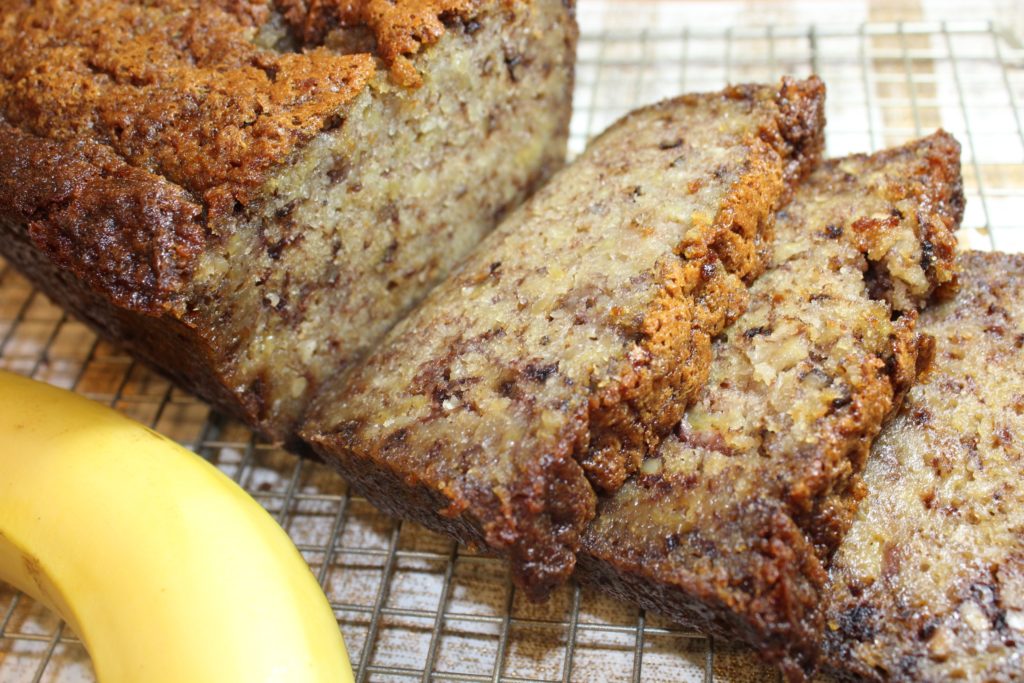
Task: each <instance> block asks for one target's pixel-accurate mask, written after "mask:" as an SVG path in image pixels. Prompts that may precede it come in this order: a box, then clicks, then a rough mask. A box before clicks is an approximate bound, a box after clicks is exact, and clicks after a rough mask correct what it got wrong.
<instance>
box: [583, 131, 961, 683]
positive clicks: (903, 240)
mask: <svg viewBox="0 0 1024 683" xmlns="http://www.w3.org/2000/svg"><path fill="white" fill-rule="evenodd" d="M959 151H960V147H959V145H958V144H957V143H956V141H955V140H953V138H951V137H950V136H949V135H947V134H945V133H938V134H935V135H933V136H931V137H928V138H925V139H923V140H919V141H917V142H914V143H911V144H909V145H907V146H905V147H900V148H897V149H892V150H888V151H885V152H881V153H878V154H875V155H872V156H853V157H848V158H845V159H839V160H833V161H829V162H827V163H825V164H823V165H822V166H821V167H820V168H819V169H818V170H817V171H815V172H814V173H813V174H812V175H811V176H810V178H809V179H808V180H807V181H806V182H805V183H803V184H802V185H800V186H799V188H798V189H797V192H796V196H795V198H794V200H793V202H792V203H791V204H790V205H789V206H788V207H787V208H786V209H785V210H783V211H782V212H780V214H779V218H778V221H777V224H776V241H775V247H774V256H773V258H772V263H771V265H770V267H769V269H768V270H767V272H766V273H765V274H764V275H762V276H761V277H760V278H759V279H758V280H757V281H756V282H755V283H754V284H753V285H752V286H751V288H750V305H749V308H748V309H747V311H746V312H745V313H744V314H743V315H742V316H741V317H740V318H739V319H738V320H737V321H736V322H735V323H733V324H732V325H731V326H730V327H729V328H728V329H726V331H725V332H724V333H723V334H722V336H721V337H720V338H719V339H717V340H716V341H715V343H714V347H713V353H712V360H711V375H710V378H709V380H708V383H707V386H706V387H705V388H704V389H703V391H702V392H701V393H700V394H699V395H698V398H697V400H696V402H695V403H694V404H693V405H692V406H691V407H690V408H689V409H688V410H687V411H686V413H685V414H684V415H683V417H682V420H681V424H680V427H679V429H678V432H677V433H676V434H675V435H674V436H672V437H669V438H666V439H665V441H663V442H662V444H661V447H660V449H659V450H658V452H657V454H656V456H655V457H651V458H649V459H648V460H646V461H645V462H644V464H643V466H642V469H641V471H640V473H638V474H637V475H636V476H635V477H633V478H632V479H631V480H630V481H629V482H628V483H627V484H626V485H625V486H624V487H623V488H622V489H621V490H620V491H619V492H618V494H616V495H615V496H612V497H611V498H609V499H607V500H605V501H603V502H602V504H601V505H600V507H599V509H598V513H597V518H596V519H595V520H594V522H593V523H592V524H591V525H590V527H589V529H588V530H587V532H586V534H585V536H584V540H583V550H582V551H581V552H580V555H579V561H580V570H581V574H582V576H583V578H584V580H586V581H589V582H591V583H594V584H597V585H599V586H601V587H602V588H604V589H606V590H608V591H609V592H611V593H612V594H614V595H616V596H619V597H621V598H623V599H626V600H629V601H633V602H636V603H637V604H639V605H642V606H643V607H645V608H648V609H652V610H655V611H658V612H661V613H664V614H666V615H668V616H670V617H672V618H674V619H676V620H679V621H680V622H683V623H686V624H688V625H691V626H694V627H696V628H699V629H701V630H703V631H705V632H708V633H712V634H716V635H719V634H720V635H725V636H727V637H731V638H739V639H742V640H745V641H746V642H747V643H749V644H751V645H752V646H754V647H755V648H757V649H758V650H759V651H760V652H761V654H762V655H763V656H764V657H765V658H766V659H767V660H769V661H771V662H775V663H778V664H779V665H780V666H781V667H782V669H783V671H784V672H785V673H786V674H787V676H788V677H790V678H791V679H795V680H796V679H800V678H802V677H803V676H805V675H806V674H807V673H808V672H810V671H812V670H813V669H814V666H815V664H816V661H817V659H818V650H819V640H820V638H819V634H820V631H821V626H822V623H823V619H822V610H821V609H820V604H819V603H820V591H821V589H822V587H823V584H824V579H825V572H824V568H823V564H822V561H823V559H824V558H825V557H826V556H827V555H828V552H829V549H830V547H831V546H832V545H834V543H835V542H836V540H837V539H838V538H840V537H841V536H842V532H843V531H844V529H843V527H844V526H845V525H846V524H848V522H849V517H850V515H849V514H848V513H847V512H846V507H847V505H848V503H849V502H850V501H852V502H853V503H855V502H856V500H857V499H858V498H859V497H860V486H859V485H858V484H857V482H856V477H855V474H856V473H857V472H858V471H859V470H860V469H861V467H862V466H863V461H864V458H865V456H866V455H867V451H868V448H869V446H870V443H871V440H872V439H873V438H874V437H875V435H876V434H877V433H878V431H879V429H880V428H881V426H882V422H883V420H884V419H885V418H886V416H887V415H888V414H889V412H890V411H891V410H892V409H893V407H894V406H895V405H896V404H897V403H898V400H899V397H900V395H901V394H902V393H903V392H904V391H905V390H906V389H907V387H908V386H909V385H910V384H911V382H912V381H913V380H914V378H915V375H916V366H917V364H918V363H919V362H920V361H921V360H922V355H923V356H924V357H926V356H927V348H925V349H923V350H924V354H922V348H921V347H922V342H921V340H920V339H919V337H918V336H917V334H916V333H915V330H914V328H915V321H916V318H917V308H918V307H920V306H922V305H924V304H925V303H926V302H927V301H928V300H929V298H930V297H931V296H932V295H933V294H934V292H935V290H936V289H937V288H948V287H950V286H951V285H952V283H953V282H954V280H955V273H954V268H953V265H954V264H953V260H954V248H955V244H956V243H955V239H954V237H953V231H954V230H955V228H956V227H957V225H958V223H959V221H960V218H961V214H962V210H963V196H962V193H961V183H960V163H959ZM924 346H925V347H926V345H924Z"/></svg>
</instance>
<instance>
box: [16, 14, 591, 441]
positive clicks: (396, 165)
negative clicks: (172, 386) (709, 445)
mask: <svg viewBox="0 0 1024 683" xmlns="http://www.w3.org/2000/svg"><path fill="white" fill-rule="evenodd" d="M575 40H576V27H575V23H574V19H573V16H572V3H571V2H563V0H529V1H527V0H398V1H397V2H388V1H385V0H351V1H348V2H340V1H336V2H331V1H325V2H307V1H306V0H278V1H277V2H276V3H275V2H272V1H271V0H212V1H210V2H206V1H200V0H158V1H155V2H139V1H137V0H136V1H129V0H81V1H79V2H59V1H58V0H43V1H40V2H33V3H27V2H22V1H21V0H0V253H2V254H3V256H4V257H5V258H7V259H9V260H10V261H11V262H12V263H14V264H15V265H16V266H17V267H19V268H20V269H21V270H22V271H23V272H24V273H25V274H26V275H27V276H28V277H29V278H30V279H31V280H32V281H33V282H34V283H35V284H36V285H38V286H39V287H40V288H41V289H42V290H43V291H45V292H46V293H47V294H48V295H49V296H51V297H52V298H54V299H55V300H56V301H58V302H59V303H61V304H63V305H64V306H65V307H67V308H68V309H69V310H71V311H72V312H74V313H75V314H77V315H79V316H80V317H82V318H84V319H85V320H87V321H88V322H90V323H91V324H92V325H93V326H94V327H95V328H96V329H97V330H98V331H100V332H101V333H102V334H104V335H105V336H107V337H109V338H110V339H112V340H113V341H115V342H116V343H118V344H120V345H122V346H123V347H124V348H126V349H127V350H129V351H131V352H132V353H133V354H135V355H137V356H138V357H139V358H141V359H143V360H144V361H146V362H147V363H148V364H150V365H151V366H153V367H155V368H157V369H158V370H160V371H162V372H164V373H166V374H167V375H169V376H170V377H172V378H174V379H175V380H177V382H178V383H179V384H181V385H182V386H183V387H185V388H187V389H189V390H190V391H193V392H195V393H197V394H199V395H200V396H202V397H204V398H205V399H207V400H208V401H210V402H211V403H213V404H215V405H216V406H217V407H219V408H220V409H222V410H224V411H227V412H228V413H231V414H233V415H235V416H237V417H239V418H241V419H242V420H244V421H245V422H247V423H248V424H249V425H250V426H252V427H254V428H256V429H258V430H259V431H260V432H261V433H262V434H263V435H265V436H267V437H269V438H272V439H276V440H280V439H285V438H287V437H288V436H289V435H290V434H291V433H292V432H293V428H294V424H295V421H296V420H297V418H298V417H299V415H300V414H301V413H302V411H303V410H304V408H305V405H306V403H307V401H308V399H309V397H310V396H311V395H312V394H313V393H314V392H315V391H316V389H317V387H318V386H319V385H320V383H321V382H322V380H323V379H324V377H325V376H327V375H328V374H334V373H337V372H338V371H339V370H340V369H342V368H344V367H347V366H348V365H350V364H352V363H353V362H354V361H355V360H357V359H358V358H359V357H360V356H361V355H363V354H364V353H365V351H366V350H367V349H368V348H369V347H370V346H371V345H372V344H373V343H374V342H375V341H376V340H377V339H378V338H379V337H381V336H382V335H383V333H384V332H385V331H386V330H387V329H388V328H390V327H391V325H392V324H393V323H394V321H395V320H396V319H398V318H399V317H400V316H401V315H403V314H404V313H405V312H406V311H407V310H408V309H409V308H411V307H412V306H413V304H414V303H416V302H417V301H418V300H419V299H420V298H422V296H423V295H424V294H425V292H426V291H427V290H428V289H429V288H430V286H431V285H432V284H434V283H436V282H437V281H438V280H440V279H442V277H443V276H444V275H446V274H447V272H448V270H449V269H450V268H451V266H452V265H453V264H454V263H456V262H457V260H458V259H459V258H460V257H461V256H462V255H463V254H465V253H466V252H467V251H468V250H469V248H470V247H471V246H472V245H473V244H475V243H476V242H477V241H479V239H480V238H481V237H483V235H484V234H485V233H487V232H488V231H489V230H490V229H491V228H492V227H493V226H494V225H495V223H496V222H497V221H498V219H499V218H500V217H501V216H502V215H503V214H504V213H505V212H507V211H508V210H509V209H510V208H512V207H514V206H515V205H517V204H518V203H519V202H520V201H522V199H524V198H525V196H526V195H527V194H528V193H529V192H530V191H531V190H532V188H534V187H536V186H537V185H538V184H540V183H541V182H542V181H543V180H544V179H545V178H546V177H547V176H548V175H549V174H550V173H551V172H552V171H553V170H554V169H555V168H557V167H558V166H560V165H561V163H562V161H563V158H564V154H565V139H566V135H567V127H568V120H569V114H570V109H571V106H570V104H571V103H570V100H571V91H572V67H573V59H574V52H575Z"/></svg>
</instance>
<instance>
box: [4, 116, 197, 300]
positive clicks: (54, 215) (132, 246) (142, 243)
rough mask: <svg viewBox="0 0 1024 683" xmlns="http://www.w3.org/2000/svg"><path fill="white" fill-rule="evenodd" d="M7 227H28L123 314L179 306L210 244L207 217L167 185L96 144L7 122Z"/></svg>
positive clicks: (35, 238)
mask: <svg viewBox="0 0 1024 683" xmlns="http://www.w3.org/2000/svg"><path fill="white" fill-rule="evenodd" d="M0 220H3V221H6V222H9V223H14V224H22V225H25V226H27V230H28V235H29V236H30V237H31V239H32V241H33V242H34V243H35V245H36V246H37V247H38V248H39V249H41V250H42V251H43V252H44V253H45V254H46V255H47V256H48V257H49V258H50V259H52V260H53V262H54V263H56V264H57V265H59V266H60V267H61V268H64V269H67V270H68V271H69V272H71V273H74V274H75V275H76V276H77V277H79V278H81V279H82V280H83V281H84V282H86V283H87V284H89V285H90V286H91V287H92V288H93V289H95V290H97V291H103V292H106V293H107V295H108V296H109V297H110V299H111V300H112V301H113V302H114V303H115V304H117V305H118V306H121V307H124V308H126V309H130V310H133V311H139V312H143V313H146V314H150V315H156V314H158V313H160V312H161V311H163V310H165V309H168V308H173V307H177V306H180V304H181V293H182V289H183V287H184V286H185V284H186V282H187V281H188V278H189V277H190V276H191V274H192V271H193V270H194V267H195V260H196V257H197V256H198V254H199V253H200V252H201V251H202V249H203V247H204V246H205V242H206V232H205V228H204V226H203V222H202V209H201V207H200V206H198V205H197V204H195V203H194V202H193V201H191V199H190V197H189V196H188V194H187V193H185V192H184V191H182V189H181V188H180V187H178V186H176V185H173V184H171V183H169V182H167V181H166V180H164V179H163V178H160V177H159V176H155V175H153V174H151V173H149V172H147V171H144V170H142V169H138V168H134V167H132V166H129V165H128V164H126V163H124V162H123V161H122V160H121V159H120V158H119V157H117V156H116V155H114V154H113V153H111V151H110V149H109V148H107V147H104V146H102V145H98V144H95V143H91V142H88V141H78V142H57V141H53V140H47V139H45V138H40V137H37V136H35V135H31V134H27V133H23V132H22V131H20V130H18V129H17V128H13V127H11V126H10V125H8V124H7V123H6V122H4V121H3V120H2V119H0Z"/></svg>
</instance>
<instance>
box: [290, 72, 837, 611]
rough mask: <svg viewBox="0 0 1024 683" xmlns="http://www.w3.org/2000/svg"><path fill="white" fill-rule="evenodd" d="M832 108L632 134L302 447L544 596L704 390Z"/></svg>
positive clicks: (495, 243)
mask: <svg viewBox="0 0 1024 683" xmlns="http://www.w3.org/2000/svg"><path fill="white" fill-rule="evenodd" d="M823 95H824V89H823V87H822V85H821V83H820V82H819V81H818V80H817V79H810V80H807V81H792V80H786V81H784V82H783V84H782V86H781V87H772V86H741V87H733V88H729V89H727V90H725V91H723V92H719V93H711V94H703V95H687V96H684V97H680V98H677V99H673V100H669V101H666V102H662V103H660V104H657V105H654V106H651V107H648V108H645V109H642V110H638V111H636V112H633V113H632V114H630V115H628V116H626V117H625V118H624V119H622V120H621V121H619V122H618V123H616V124H615V125H613V126H612V127H611V128H610V129H608V130H607V131H605V132H604V133H603V134H602V135H601V136H600V137H598V138H597V139H596V140H595V141H594V142H592V143H591V145H590V146H589V147H588V149H587V150H586V152H584V154H583V155H582V156H581V157H580V158H579V159H578V160H577V161H576V162H575V163H573V164H572V165H571V166H570V167H568V168H566V169H564V170H563V171H562V172H560V173H559V174H558V175H556V176H555V177H554V178H553V179H552V181H551V182H550V183H549V184H548V185H547V186H545V188H544V189H542V190H541V191H539V192H538V193H537V194H536V195H534V197H533V198H532V199H531V200H530V201H529V202H527V203H526V204H525V205H524V206H522V207H521V208H520V209H519V210H518V211H516V212H515V213H514V214H512V215H511V216H510V217H509V218H508V219H506V220H505V221H504V223H502V225H501V226H500V227H499V228H498V229H497V230H496V231H495V233H494V234H492V235H491V236H490V237H489V238H488V239H487V240H485V241H484V242H483V243H482V244H481V245H480V246H479V247H478V248H477V249H476V250H475V252H474V253H473V254H472V255H471V256H470V258H469V259H468V261H467V262H465V263H464V264H463V265H462V266H461V267H460V268H459V270H458V271H457V272H456V273H455V274H454V275H453V276H452V277H451V278H449V279H448V281H446V282H445V283H444V284H443V285H441V286H440V287H439V288H438V289H437V290H435V291H434V292H433V293H432V294H431V296H430V297H429V298H428V299H427V301H426V302H425V303H424V304H423V305H422V306H421V307H419V308H418V309H417V310H415V311H414V312H413V313H412V314H411V315H410V316H409V317H408V318H406V319H405V320H403V321H402V322H401V323H400V324H399V325H398V326H396V328H395V329H394V330H393V331H392V332H391V333H390V334H389V335H388V337H387V338H386V340H385V341H384V343H383V344H382V345H381V347H380V348H379V349H378V350H377V351H375V352H374V353H373V354H372V355H371V356H370V357H369V359H368V361H367V362H366V364H365V365H363V366H361V367H360V368H358V369H357V370H356V371H354V372H353V373H352V374H351V376H349V377H344V378H342V379H341V380H340V381H339V382H338V383H337V384H336V385H334V386H333V387H331V388H330V389H328V390H327V391H325V392H324V393H323V394H321V395H320V396H319V397H318V399H317V401H316V404H315V409H314V411H313V413H312V416H311V418H310V420H309V421H308V422H307V423H306V425H305V427H304V429H303V436H304V437H305V438H306V439H307V440H308V441H309V442H310V443H311V444H312V445H313V446H314V447H315V449H316V450H317V451H318V452H319V453H320V454H321V455H322V456H323V457H324V458H325V459H326V460H327V461H328V462H330V463H333V464H334V465H336V466H337V467H338V469H339V470H340V471H341V472H342V473H343V474H344V475H345V476H346V477H347V478H348V479H349V480H350V481H351V482H352V483H353V484H354V485H355V486H356V487H357V488H358V489H359V490H361V491H362V492H363V493H365V494H366V495H367V497H369V499H370V500H371V501H373V502H374V503H375V504H376V505H378V506H379V507H381V508H382V509H384V510H387V511H389V512H391V513H394V514H396V515H399V516H402V517H406V518H411V519H414V520H417V521H419V522H421V523H423V524H425V525H426V526H428V527H431V528H434V529H440V530H442V531H446V532H448V533H451V534H453V535H454V536H456V537H457V538H459V539H461V540H462V541H465V542H468V543H473V544H477V545H480V546H484V547H486V548H489V549H490V550H492V551H494V552H499V553H502V554H506V555H508V556H509V557H510V558H511V560H512V565H513V575H514V578H515V580H516V581H517V583H518V585H520V586H521V587H523V588H524V589H525V590H526V592H527V593H528V594H529V595H530V596H532V597H534V598H541V597H543V596H544V595H546V594H547V593H548V591H550V590H551V589H552V588H553V587H554V586H556V585H558V584H559V583H560V582H562V581H564V580H565V579H566V578H567V577H568V576H569V574H570V573H571V571H572V568H573V566H574V556H575V551H576V549H577V547H578V544H579V536H580V533H581V531H582V530H583V529H584V527H585V525H586V523H587V522H588V521H589V520H590V518H591V517H592V516H593V511H594V501H595V496H594V491H593V488H592V487H593V486H596V487H598V488H599V489H602V490H614V489H615V488H617V487H618V486H619V485H621V483H622V481H623V480H624V479H625V478H626V476H628V474H629V473H630V472H631V471H632V470H634V469H635V468H636V467H637V466H638V465H639V462H640V460H641V458H642V456H643V454H645V453H646V452H648V451H649V450H650V449H651V448H653V447H655V446H656V445H657V442H658V440H659V439H660V438H661V437H662V436H663V435H664V434H665V433H666V432H667V431H668V430H670V429H671V427H672V424H673V423H674V422H676V421H677V420H678V416H679V414H680V412H681V409H682V406H684V405H685V404H686V403H687V402H688V401H689V400H690V399H691V398H692V397H693V395H694V394H695V393H696V391H697V389H698V388H699V387H700V386H701V385H702V384H703V383H704V380H705V379H706V377H707V361H708V356H709V352H710V340H711V337H712V336H714V335H715V334H717V333H718V332H719V331H720V330H721V329H722V327H723V326H724V325H725V324H726V323H727V322H729V321H730V320H732V319H733V318H735V316H736V315H738V314H739V312H740V311H741V310H742V308H743V305H744V303H745V290H746V286H745V284H744V283H745V282H746V281H749V280H751V279H753V278H754V277H755V276H756V275H757V274H758V273H759V272H760V271H761V270H762V268H763V263H764V256H765V253H766V251H767V250H768V245H769V243H770V238H771V232H772V223H773V221H774V217H775V211H776V210H777V209H778V208H779V207H780V206H781V205H782V203H783V202H784V201H785V199H786V198H787V197H788V194H789V188H790V185H791V184H792V183H794V182H796V181H797V180H798V179H799V178H800V177H802V176H803V175H804V174H805V173H806V172H807V171H808V170H809V169H810V168H811V167H812V166H813V165H814V164H815V162H816V161H817V159H818V155H819V153H820V149H821V142H822V126H823V113H822V112H823ZM588 476H589V477H590V480H589V481H588Z"/></svg>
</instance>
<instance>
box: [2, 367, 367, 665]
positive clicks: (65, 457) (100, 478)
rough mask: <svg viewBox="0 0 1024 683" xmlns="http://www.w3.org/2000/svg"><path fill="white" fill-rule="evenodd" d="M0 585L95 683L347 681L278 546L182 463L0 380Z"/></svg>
mask: <svg viewBox="0 0 1024 683" xmlns="http://www.w3.org/2000/svg"><path fill="white" fill-rule="evenodd" d="M0 580H2V581H7V582H8V583H11V584H13V585H14V587H16V588H17V589H19V590H21V591H22V592H24V593H26V594H27V595H29V596H31V597H33V598H34V599H36V600H38V601H39V602H41V603H43V604H45V605H47V606H48V607H50V608H51V609H53V610H54V611H56V612H57V613H58V614H59V615H60V616H61V617H62V618H63V619H64V620H65V621H66V622H67V623H68V625H69V626H70V627H71V628H72V629H73V630H74V631H75V633H76V634H77V635H78V636H79V638H81V640H82V642H83V644H84V645H85V648H86V650H87V651H88V652H89V655H90V657H91V658H92V662H93V667H94V669H95V671H96V675H97V678H98V679H99V681H100V682H101V683H140V682H142V681H145V682H146V683H185V682H188V683H236V682H237V683H243V682H244V683H270V682H272V681H273V682H281V683H285V682H287V683H306V682H309V683H313V682H320V681H324V682H326V681H331V682H332V683H337V682H339V681H340V682H347V681H351V680H352V670H351V667H350V665H349V661H348V655H347V654H346V651H345V646H344V643H343V642H342V638H341V634H340V631H339V629H338V624H337V622H336V620H335V618H334V613H333V611H332V609H331V607H330V605H329V604H328V602H327V599H326V597H325V596H324V593H323V591H322V590H321V589H320V586H319V584H318V583H317V581H316V579H315V578H314V577H313V575H312V573H311V572H310V570H309V567H308V566H307V564H306V562H305V561H304V560H303V558H302V556H301V555H300V554H299V552H298V550H297V549H296V548H295V546H294V545H293V544H292V542H291V540H290V539H289V538H288V536H287V534H286V533H285V532H284V530H283V529H281V527H280V526H278V524H277V523H276V522H275V521H274V520H273V518H271V516H270V515H269V514H268V513H267V512H266V511H265V510H264V509H263V508H262V507H261V506H260V505H259V504H258V503H257V502H256V501H255V500H253V499H252V498H251V497H250V496H249V495H248V494H246V493H245V492H244V491H243V490H242V489H241V488H240V487H239V486H238V485H236V484H235V483H234V482H232V481H231V480H230V479H229V478H228V477H226V476H224V475H223V474H222V473H221V472H220V471H219V470H217V468H215V467H214V466H212V465H210V464H209V463H207V462H206V461H204V460H203V459H202V458H200V457H199V456H197V455H195V454H194V453H192V452H191V451H188V450H186V449H185V448H182V447H181V446H179V445H178V444H176V443H174V442H173V441H171V440H169V439H167V438H165V437H163V436H161V435H160V434H157V433H156V432H154V431H152V430H150V429H148V428H146V427H144V426H142V425H140V424H138V423H136V422H133V421H131V420H129V419H127V418H125V417H123V416H122V415H120V414H119V413H117V412H116V411H114V410H111V409H109V408H106V407H104V406H102V405H100V404H98V403H94V402H92V401H89V400H88V399H85V398H83V397H81V396H78V395H76V394H73V393H71V392H69V391H65V390H62V389H58V388H55V387H51V386H48V385H45V384H42V383H40V382H36V381H33V380H29V379H26V378H23V377H20V376H18V375H14V374H12V373H8V372H4V371H0Z"/></svg>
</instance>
